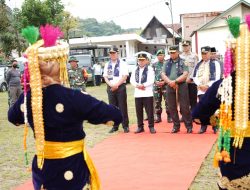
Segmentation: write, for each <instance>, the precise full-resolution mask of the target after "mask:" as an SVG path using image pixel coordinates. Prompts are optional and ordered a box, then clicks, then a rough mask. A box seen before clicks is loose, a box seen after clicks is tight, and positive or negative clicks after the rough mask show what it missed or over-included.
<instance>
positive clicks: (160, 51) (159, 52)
mask: <svg viewBox="0 0 250 190" xmlns="http://www.w3.org/2000/svg"><path fill="white" fill-rule="evenodd" d="M160 54H163V55H165V51H164V50H163V49H159V50H158V51H157V52H156V56H158V55H160Z"/></svg>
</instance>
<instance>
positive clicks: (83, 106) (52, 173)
mask: <svg viewBox="0 0 250 190" xmlns="http://www.w3.org/2000/svg"><path fill="white" fill-rule="evenodd" d="M42 90H43V116H44V131H45V142H50V143H51V142H52V144H53V142H61V143H71V142H75V141H76V142H78V141H79V142H80V143H81V141H82V144H83V142H84V138H85V132H84V131H83V121H85V120H87V121H88V122H89V123H92V124H101V123H106V122H108V121H113V122H114V124H115V125H119V124H120V123H121V121H122V115H121V112H120V111H119V109H118V108H116V107H115V106H112V105H108V104H106V103H104V102H102V101H99V100H97V99H95V98H93V97H91V96H90V95H86V94H83V93H81V92H80V91H79V90H73V89H69V88H65V87H63V86H61V85H58V84H54V85H50V86H48V87H46V88H43V89H42ZM23 102H24V95H23V94H22V95H21V96H20V98H19V99H18V101H17V102H16V103H15V104H14V105H13V107H11V108H10V110H9V112H8V119H9V121H10V122H12V123H13V124H23V123H24V114H23V112H22V110H23ZM27 116H28V122H29V124H30V126H31V128H32V129H33V130H34V123H33V117H32V111H31V94H30V91H29V92H28V94H27ZM45 144H46V143H45ZM57 148H60V147H57ZM57 148H56V149H57ZM45 149H46V148H45ZM66 153H67V152H66ZM53 154H54V152H53ZM85 156H86V154H85V152H84V154H83V151H80V152H79V153H77V154H74V155H71V156H67V157H65V158H61V159H46V158H45V161H44V165H43V168H42V169H39V168H38V165H37V159H36V156H35V157H34V159H33V163H32V174H33V175H32V178H33V184H34V188H35V189H36V190H40V189H41V187H43V188H45V189H48V190H51V189H54V190H69V189H70V190H71V189H72V190H80V189H83V187H84V186H85V185H86V184H88V183H89V181H90V170H89V168H88V166H87V164H86V161H85V160H86V157H85ZM45 174H46V175H45ZM55 187H56V188H55Z"/></svg>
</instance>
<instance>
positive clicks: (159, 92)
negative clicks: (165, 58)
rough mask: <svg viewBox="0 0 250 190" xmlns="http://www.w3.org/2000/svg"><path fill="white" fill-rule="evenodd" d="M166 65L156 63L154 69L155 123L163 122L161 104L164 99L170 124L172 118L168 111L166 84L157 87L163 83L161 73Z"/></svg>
mask: <svg viewBox="0 0 250 190" xmlns="http://www.w3.org/2000/svg"><path fill="white" fill-rule="evenodd" d="M163 64H164V63H161V62H156V63H154V64H153V65H152V66H153V69H154V71H155V83H154V100H155V114H156V119H155V122H156V123H159V122H161V113H162V106H161V102H162V97H163V99H164V102H165V106H166V113H167V116H168V122H171V118H170V114H169V111H168V105H167V100H166V84H164V85H163V86H157V85H156V82H162V81H163V80H162V78H161V72H162V67H163Z"/></svg>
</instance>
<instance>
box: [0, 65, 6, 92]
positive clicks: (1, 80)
mask: <svg viewBox="0 0 250 190" xmlns="http://www.w3.org/2000/svg"><path fill="white" fill-rule="evenodd" d="M7 69H8V67H0V92H5V91H7V90H8V85H7V82H6V81H5V77H4V73H5V71H7Z"/></svg>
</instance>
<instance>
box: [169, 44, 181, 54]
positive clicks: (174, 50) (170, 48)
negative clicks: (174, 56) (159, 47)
mask: <svg viewBox="0 0 250 190" xmlns="http://www.w3.org/2000/svg"><path fill="white" fill-rule="evenodd" d="M168 51H169V53H172V52H176V51H179V46H176V45H175V46H170V47H169V50H168Z"/></svg>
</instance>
